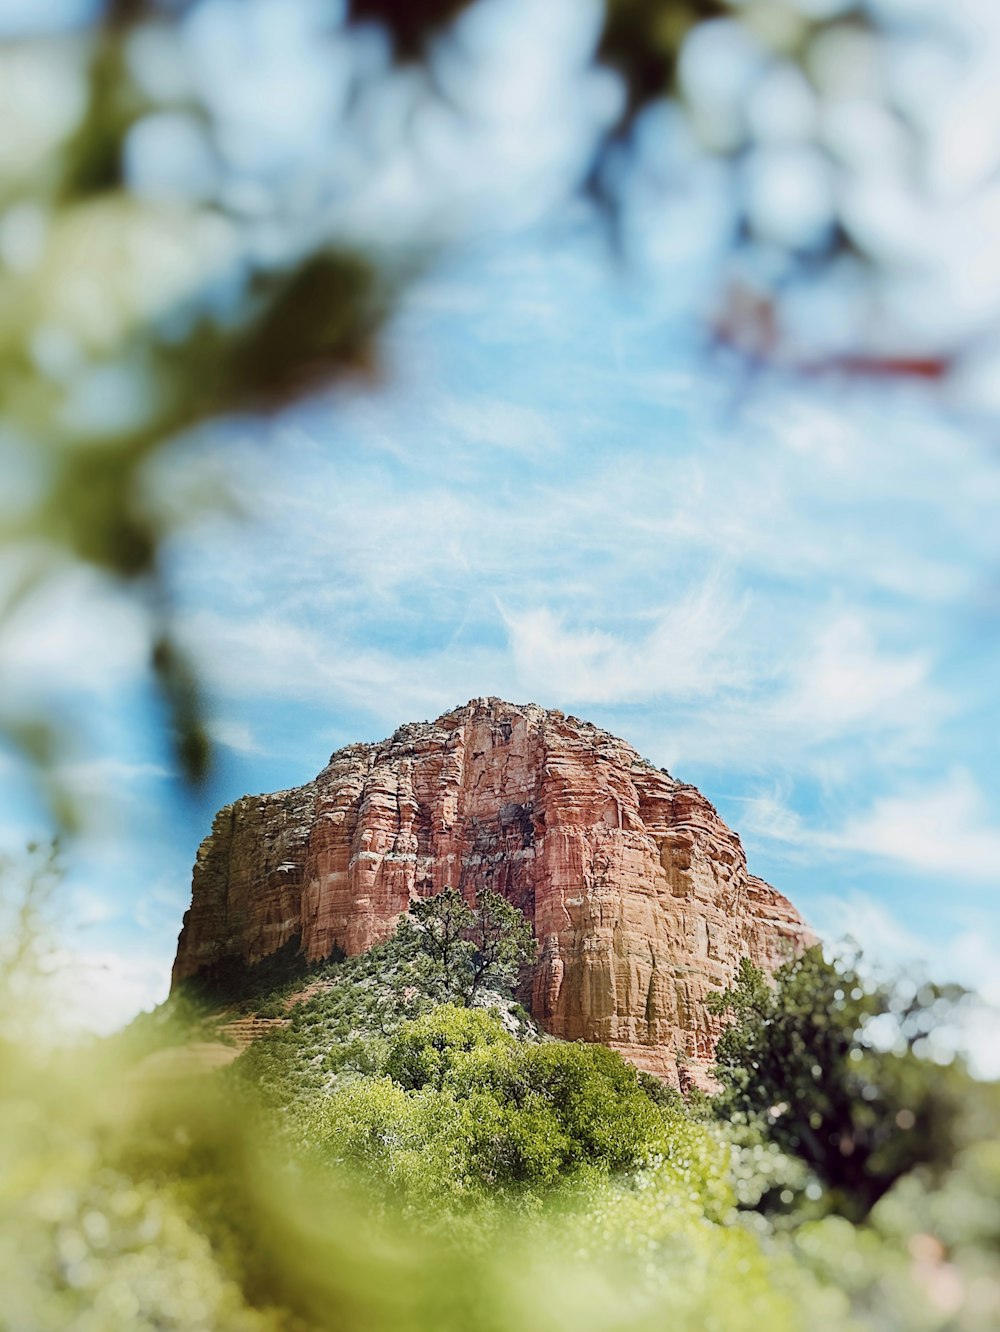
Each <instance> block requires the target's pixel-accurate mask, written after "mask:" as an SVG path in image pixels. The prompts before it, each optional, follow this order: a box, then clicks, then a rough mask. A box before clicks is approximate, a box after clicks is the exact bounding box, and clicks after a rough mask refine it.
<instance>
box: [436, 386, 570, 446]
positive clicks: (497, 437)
mask: <svg viewBox="0 0 1000 1332" xmlns="http://www.w3.org/2000/svg"><path fill="white" fill-rule="evenodd" d="M439 417H440V420H441V423H442V425H443V426H444V427H445V429H446V430H450V431H453V432H454V433H455V435H456V436H457V437H458V438H459V439H460V440H463V441H465V442H467V443H469V444H474V445H477V446H484V445H485V446H487V447H490V448H495V449H501V450H504V451H506V452H508V453H515V454H525V455H527V456H529V457H531V456H534V455H536V454H552V453H559V452H562V450H563V445H562V441H561V440H560V438H559V434H558V432H557V431H556V429H555V428H554V426H553V424H552V421H551V420H550V419H549V418H548V417H547V416H545V415H544V414H543V413H541V412H539V411H536V410H535V409H534V408H532V407H526V406H524V405H523V404H521V403H516V402H507V401H505V400H504V399H502V398H465V399H463V398H449V399H446V400H445V402H444V403H443V404H442V405H441V408H440V410H439Z"/></svg>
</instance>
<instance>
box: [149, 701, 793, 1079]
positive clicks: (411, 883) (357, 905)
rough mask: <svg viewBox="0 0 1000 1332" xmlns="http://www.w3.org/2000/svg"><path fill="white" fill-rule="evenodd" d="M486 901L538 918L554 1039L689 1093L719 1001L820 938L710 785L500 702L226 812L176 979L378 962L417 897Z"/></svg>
mask: <svg viewBox="0 0 1000 1332" xmlns="http://www.w3.org/2000/svg"><path fill="white" fill-rule="evenodd" d="M482 887H489V888H493V889H495V890H496V891H498V892H500V893H502V894H503V895H504V896H505V897H506V898H507V899H508V900H509V901H511V902H513V903H514V904H515V905H516V906H518V907H519V908H520V909H521V910H522V911H523V912H524V913H525V915H526V916H527V917H528V919H529V920H530V921H531V922H532V925H533V928H534V932H535V935H536V937H537V939H538V957H537V961H536V963H535V966H534V968H533V972H532V975H531V1011H532V1014H533V1016H534V1017H535V1019H536V1020H537V1021H538V1023H539V1024H540V1026H541V1027H543V1028H544V1029H545V1030H546V1031H548V1032H550V1033H551V1034H552V1035H553V1036H559V1037H562V1038H563V1039H566V1040H581V1039H582V1040H585V1041H599V1042H601V1043H603V1044H604V1045H609V1046H612V1047H613V1048H614V1049H617V1050H620V1051H621V1053H622V1054H623V1055H625V1056H626V1057H627V1058H629V1059H631V1060H632V1061H633V1062H634V1063H635V1064H637V1065H639V1066H640V1067H641V1068H644V1069H646V1070H648V1071H650V1072H653V1073H656V1074H658V1075H659V1076H661V1077H664V1078H666V1079H668V1080H669V1081H672V1082H675V1083H676V1082H677V1081H678V1080H679V1078H681V1079H684V1077H685V1075H687V1076H690V1077H691V1078H692V1079H693V1080H695V1081H701V1080H702V1079H703V1077H704V1074H705V1070H706V1069H707V1067H708V1066H709V1065H710V1063H711V1059H712V1053H713V1049H714V1045H715V1040H716V1037H717V1035H718V1032H719V1026H720V1024H719V1019H718V1018H716V1017H714V1016H713V1015H712V1014H711V1013H709V1012H708V1010H707V1008H706V1004H705V1000H706V996H707V995H708V994H709V993H710V992H711V991H712V990H717V989H719V988H722V987H724V986H725V985H726V984H727V983H728V982H729V981H730V980H731V979H732V977H733V974H734V972H735V970H736V967H737V965H738V963H739V961H740V959H741V958H743V957H749V958H751V959H752V960H753V961H754V962H756V963H757V964H758V965H760V966H763V967H765V968H766V969H773V968H774V966H776V965H777V964H778V963H779V962H780V961H782V960H783V959H784V958H785V957H786V956H788V955H790V954H791V953H792V952H794V951H795V950H797V949H798V948H800V947H802V946H803V944H804V943H807V942H809V939H810V936H809V932H808V930H807V928H806V926H805V925H804V924H803V922H802V920H801V918H800V917H799V915H798V913H797V912H796V910H795V908H794V907H793V906H792V905H791V903H790V902H789V901H788V900H787V899H786V898H785V897H783V896H782V895H781V894H780V893H779V892H777V891H776V890H775V889H774V888H772V887H771V886H770V885H769V884H766V883H764V882H763V880H761V879H758V878H755V877H754V876H753V875H752V874H750V873H748V871H747V865H746V857H745V855H744V853H743V847H742V845H741V844H740V839H739V837H737V835H736V834H735V833H734V832H732V831H731V829H729V828H728V827H727V826H726V824H725V823H723V821H722V819H721V818H720V817H719V815H718V813H717V812H716V810H715V809H714V808H713V806H712V805H711V804H710V803H709V802H708V800H706V799H705V797H704V796H703V795H702V794H701V793H700V792H699V791H697V790H696V789H695V787H693V786H688V785H686V784H685V783H683V782H679V781H676V780H675V779H674V778H673V777H671V776H670V775H669V774H668V773H667V772H665V771H664V770H662V769H659V768H656V767H654V766H653V765H652V764H651V763H649V762H647V761H646V760H645V759H643V758H641V757H640V756H639V754H638V753H637V752H636V751H635V750H634V749H633V748H632V746H631V745H629V744H627V743H626V742H625V741H624V740H619V739H617V738H616V737H615V736H613V735H609V734H608V732H607V731H602V730H600V729H599V728H598V727H596V726H592V725H590V724H589V723H588V722H584V721H580V720H578V719H577V718H576V717H570V716H564V715H563V713H561V712H558V711H546V710H545V709H543V708H540V707H536V706H535V705H534V704H528V705H525V706H518V705H515V704H511V703H504V702H502V701H501V700H500V699H497V698H479V699H474V700H472V702H470V703H468V704H467V705H466V706H465V707H460V708H456V709H455V710H454V711H452V712H446V713H445V714H444V715H443V716H441V717H439V718H438V719H437V721H434V722H417V723H413V724H411V725H407V726H401V727H400V728H399V730H398V731H396V733H395V734H394V735H393V736H391V737H390V738H389V739H388V740H384V741H382V742H381V743H379V744H356V745H348V746H347V747H346V748H345V749H341V750H338V751H337V753H336V754H334V755H333V757H332V758H331V759H330V762H329V763H328V764H327V766H326V767H325V768H324V769H323V771H322V772H321V773H320V774H319V776H318V777H317V778H316V779H315V780H314V781H311V782H307V783H306V784H305V785H304V786H300V787H297V788H296V789H294V790H291V791H280V792H277V793H276V794H274V795H262V796H244V797H243V798H242V799H241V800H237V801H236V802H235V803H234V804H232V805H227V806H226V808H225V809H223V810H221V811H220V812H219V814H217V815H216V818H215V821H214V823H213V825H212V831H211V833H210V834H209V836H208V837H207V838H206V839H205V841H204V842H203V843H202V845H201V847H200V848H199V851H198V857H197V861H196V863H195V867H194V882H193V891H192V901H191V907H190V909H189V910H188V911H187V913H186V914H185V916H184V925H183V928H182V930H181V935H180V940H179V943H178V949H177V959H176V961H175V963H174V972H173V979H174V983H175V984H177V983H178V982H180V981H183V980H185V979H186V978H188V977H192V976H195V975H197V974H198V973H199V972H200V971H202V970H204V969H205V968H209V967H214V966H217V965H218V964H220V963H222V964H232V963H236V964H239V963H243V964H246V965H251V964H253V963H255V962H258V961H260V960H261V959H262V958H264V957H266V956H268V955H269V954H270V953H273V952H274V951H275V950H276V949H278V948H280V947H282V946H283V945H285V944H287V943H288V941H289V940H291V939H294V938H296V937H297V938H298V940H299V946H300V947H301V950H302V952H303V954H304V955H305V956H306V957H307V958H309V959H310V960H316V959H319V958H324V957H327V956H329V955H330V954H331V953H332V952H334V950H335V949H342V950H343V951H344V952H345V953H347V954H348V955H351V954H354V953H359V952H362V951H363V950H364V949H366V948H369V947H371V945H372V944H375V943H378V942H379V941H381V940H383V939H386V938H388V937H389V936H390V935H392V933H393V931H394V930H395V926H396V921H397V919H398V917H399V915H400V914H401V913H402V912H405V911H406V910H407V908H408V905H409V903H410V902H411V901H412V900H413V899H414V898H419V897H427V896H429V895H431V894H433V893H437V892H440V891H441V890H442V889H445V888H458V889H460V890H461V892H462V893H463V894H464V895H465V897H466V898H467V899H469V900H470V901H471V900H473V899H474V897H475V894H476V892H477V890H478V889H480V888H482Z"/></svg>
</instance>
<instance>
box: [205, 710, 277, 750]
mask: <svg viewBox="0 0 1000 1332" xmlns="http://www.w3.org/2000/svg"><path fill="white" fill-rule="evenodd" d="M208 733H209V735H210V736H211V737H212V739H213V740H214V741H215V743H216V744H218V745H224V746H225V747H226V749H231V750H232V751H233V752H234V753H235V754H248V755H256V754H263V753H264V752H265V750H264V748H263V746H262V745H261V743H260V741H259V740H258V739H257V737H256V736H255V735H254V733H253V730H252V729H251V728H250V727H249V726H247V724H246V723H245V722H239V721H233V720H231V719H229V718H225V717H217V718H215V719H214V720H213V721H210V722H209V723H208Z"/></svg>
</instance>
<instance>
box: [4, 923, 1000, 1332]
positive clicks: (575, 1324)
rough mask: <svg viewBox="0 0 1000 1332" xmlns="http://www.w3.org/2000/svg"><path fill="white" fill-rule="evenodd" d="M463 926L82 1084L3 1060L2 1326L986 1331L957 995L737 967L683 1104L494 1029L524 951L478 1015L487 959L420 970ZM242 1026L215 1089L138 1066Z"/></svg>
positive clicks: (513, 1009)
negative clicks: (708, 1082)
mask: <svg viewBox="0 0 1000 1332" xmlns="http://www.w3.org/2000/svg"><path fill="white" fill-rule="evenodd" d="M453 906H454V904H453V903H451V904H449V903H448V902H447V901H445V902H443V903H441V904H439V905H438V907H437V908H432V909H429V911H428V912H427V913H425V914H424V915H423V917H422V918H420V917H418V918H417V919H416V920H410V921H407V922H406V923H405V924H404V926H403V928H402V930H401V931H400V933H399V934H398V935H397V937H396V938H395V939H394V940H392V941H390V942H389V943H387V944H384V945H381V946H380V947H379V948H377V949H374V950H372V951H371V952H370V953H368V954H365V955H363V956H362V957H359V958H354V959H350V960H339V961H336V960H335V961H331V962H329V963H327V964H325V965H324V966H322V967H319V968H313V969H312V970H311V971H310V972H309V973H308V974H307V975H304V976H303V975H299V976H295V975H294V974H291V971H294V968H291V971H290V973H289V974H285V975H279V974H278V973H277V971H276V970H275V968H274V967H272V968H271V970H270V971H269V972H268V973H267V974H266V975H264V974H261V975H259V976H257V977H254V976H252V975H251V976H250V977H244V978H243V979H242V981H240V983H239V984H238V985H236V986H235V990H236V996H235V997H234V995H233V993H230V994H228V995H225V996H222V999H223V1000H224V1002H222V1004H221V1006H219V1001H218V1000H217V1001H216V1006H215V1007H214V1008H213V1007H212V1006H211V1005H209V1004H208V1002H207V999H206V996H205V994H204V993H201V994H198V993H197V992H190V993H187V994H181V995H177V996H175V997H174V998H173V999H172V1000H171V1001H170V1002H169V1003H168V1004H167V1005H166V1006H164V1007H163V1008H162V1009H160V1010H158V1011H157V1012H155V1013H153V1014H150V1015H146V1016H145V1017H144V1018H142V1019H140V1020H137V1022H136V1023H135V1024H133V1027H132V1028H131V1029H130V1030H129V1031H127V1032H126V1033H124V1034H123V1035H122V1036H120V1037H117V1038H114V1039H112V1040H110V1041H107V1042H104V1043H101V1044H100V1045H98V1046H96V1047H95V1048H93V1049H92V1050H90V1051H88V1052H86V1053H85V1054H84V1053H80V1054H72V1055H69V1056H67V1055H63V1056H62V1057H60V1058H58V1059H56V1058H50V1057H48V1056H45V1055H44V1054H42V1053H39V1046H38V1045H37V1043H32V1042H30V1041H25V1040H23V1039H13V1037H12V1038H11V1039H8V1040H7V1041H6V1043H5V1045H4V1047H3V1054H2V1058H3V1080H2V1091H0V1262H2V1266H3V1270H4V1293H5V1304H4V1320H5V1321H4V1325H5V1326H6V1327H9V1328H11V1329H17V1330H18V1332H20V1330H21V1329H25V1330H27V1329H31V1332H36V1330H38V1332H44V1330H47V1329H53V1332H54V1330H55V1329H63V1328H67V1327H72V1328H81V1329H88V1330H89V1329H94V1330H95V1332H105V1329H108V1330H110V1329H115V1330H117V1329H121V1330H122V1332H125V1329H128V1330H129V1332H131V1330H132V1329H153V1328H156V1329H164V1328H177V1329H189V1328H192V1329H198V1328H204V1329H206V1332H207V1329H217V1328H224V1329H230V1328H232V1329H254V1330H256V1329H268V1330H269V1332H270V1330H271V1329H282V1332H284V1330H286V1329H287V1330H288V1332H292V1330H293V1329H294V1330H296V1332H298V1330H299V1329H338V1330H345V1332H353V1330H354V1329H357V1332H362V1329H363V1330H364V1332H373V1330H374V1332H379V1330H381V1329H385V1330H386V1332H388V1329H406V1330H409V1329H412V1330H413V1332H418V1330H419V1332H424V1330H426V1332H431V1330H432V1329H433V1332H448V1330H449V1329H454V1332H478V1330H479V1329H481V1330H482V1332H487V1330H488V1332H506V1330H507V1329H510V1332H515V1330H516V1332H523V1329H530V1328H536V1327H537V1328H540V1329H541V1328H544V1329H546V1330H548V1329H557V1330H558V1329H561V1328H566V1329H570V1328H572V1329H573V1332H610V1330H611V1329H615V1330H616V1332H617V1330H619V1329H620V1330H621V1332H625V1329H635V1330H636V1332H642V1330H644V1329H647V1328H648V1329H653V1328H656V1329H663V1328H666V1327H669V1328H670V1329H679V1330H681V1332H684V1330H685V1329H690V1330H691V1332H703V1330H705V1329H721V1330H722V1332H728V1330H729V1329H732V1330H733V1332H741V1330H742V1329H747V1332H750V1329H760V1328H764V1329H774V1330H775V1332H783V1330H784V1329H788V1330H789V1332H792V1330H794V1329H803V1332H804V1330H805V1329H809V1330H810V1332H812V1330H813V1329H825V1328H829V1329H836V1330H838V1332H839V1330H840V1329H844V1330H845V1332H846V1330H847V1329H870V1330H871V1332H874V1330H875V1329H899V1330H900V1332H903V1329H906V1330H907V1332H909V1330H910V1329H914V1330H915V1332H925V1330H926V1332H944V1329H958V1330H959V1332H985V1329H988V1328H992V1327H995V1326H996V1325H997V1323H996V1313H997V1308H998V1304H1000V1300H998V1297H1000V1285H998V1283H997V1279H996V1276H995V1271H996V1259H997V1251H998V1249H1000V1145H998V1143H997V1141H996V1139H995V1136H994V1133H993V1130H994V1128H995V1125H996V1122H997V1120H996V1111H997V1106H998V1100H997V1094H996V1090H997V1089H996V1088H995V1087H993V1086H986V1085H982V1084H977V1083H975V1082H974V1081H973V1080H972V1079H971V1078H970V1077H969V1076H968V1075H967V1074H966V1073H965V1072H964V1070H963V1069H962V1068H961V1067H960V1066H959V1065H958V1064H956V1063H954V1062H952V1063H950V1064H947V1065H946V1064H944V1063H942V1062H939V1061H940V1058H941V1056H940V1055H939V1053H938V1052H937V1051H936V1049H935V1047H934V1039H933V1037H934V1032H935V1030H936V1029H937V1027H938V1026H939V1025H940V1024H941V1023H942V1022H943V1021H944V1020H945V1017H946V1015H947V1012H948V1011H950V1009H951V1008H952V1007H953V1006H954V1004H955V1003H956V1002H958V1001H959V997H958V996H956V995H953V994H948V993H944V992H942V991H940V990H936V989H934V988H933V987H924V988H923V989H918V990H913V991H912V992H911V991H903V990H901V989H900V988H899V987H898V986H895V987H891V986H878V985H875V984H873V983H871V982H870V981H869V982H866V981H864V980H863V979H862V977H861V974H860V973H859V971H858V970H857V968H856V966H854V965H853V964H848V963H844V962H840V963H836V962H831V961H829V960H827V959H825V958H824V957H823V956H822V954H821V953H820V952H819V951H818V950H812V951H811V952H809V953H807V954H806V955H805V956H804V957H803V958H802V959H799V960H798V961H796V962H792V963H789V964H788V965H787V966H786V967H784V968H783V969H782V970H781V972H779V974H778V977H777V983H776V985H774V986H770V985H768V984H767V983H765V981H764V978H763V977H762V976H761V974H760V973H759V972H756V971H755V969H754V968H753V967H751V966H749V964H747V965H746V966H744V967H743V968H742V970H741V973H740V975H739V976H738V978H737V982H736V984H735V985H734V987H733V988H732V989H731V990H730V991H729V992H728V993H727V994H725V995H721V996H720V997H719V1000H718V1003H719V1006H720V1008H723V1009H726V1010H728V1011H730V1013H731V1014H732V1025H731V1026H730V1028H729V1030H728V1032H727V1034H726V1036H725V1038H724V1040H723V1042H722V1044H721V1045H720V1050H719V1064H718V1069H717V1074H718V1077H719V1081H720V1086H721V1091H720V1092H719V1094H718V1095H717V1096H714V1097H708V1096H705V1095H703V1094H692V1095H691V1096H690V1097H689V1098H688V1099H687V1100H685V1099H683V1098H682V1097H681V1096H680V1094H679V1093H677V1092H675V1091H672V1090H670V1089H668V1088H665V1087H664V1086H663V1085H662V1084H660V1083H658V1082H657V1081H656V1080H654V1079H651V1078H649V1077H647V1076H645V1075H643V1074H641V1073H638V1072H637V1071H636V1070H635V1069H634V1068H633V1067H632V1066H631V1065H629V1064H628V1063H626V1062H625V1061H624V1060H623V1059H622V1058H621V1057H620V1056H618V1055H617V1054H616V1053H614V1052H612V1051H610V1050H607V1049H605V1048H603V1047H600V1046H593V1045H582V1044H567V1043H565V1042H560V1041H555V1040H552V1039H550V1038H548V1037H546V1036H544V1035H543V1034H542V1033H540V1032H539V1031H538V1030H537V1028H536V1027H535V1026H534V1024H533V1023H532V1022H531V1021H530V1019H529V1018H528V1016H527V1014H525V1013H524V1011H523V1010H522V1009H520V1008H519V1007H518V1006H517V1004H516V1003H515V1001H514V998H513V993H514V990H515V988H516V983H517V974H518V969H519V966H520V965H521V963H522V962H523V961H524V957H525V955H526V952H527V950H528V948H529V945H528V944H527V942H526V941H524V942H523V944H522V945H519V947H518V948H516V949H515V950H514V953H513V954H511V953H510V952H509V951H508V953H507V954H506V955H505V957H504V958H503V959H502V960H501V961H498V962H497V964H496V966H495V967H494V968H493V970H492V971H490V970H489V969H487V972H484V973H483V975H481V976H480V977H479V980H478V981H477V983H476V984H475V985H470V984H469V980H470V977H475V976H476V974H477V971H478V968H479V964H480V963H481V962H482V960H483V959H482V953H483V948H484V941H485V940H486V939H487V938H488V936H489V931H488V930H486V931H485V933H484V931H483V928H482V926H483V921H482V920H480V921H478V922H477V921H472V922H471V923H470V922H469V921H468V920H464V921H462V922H460V923H459V924H456V928H458V929H459V934H460V936H461V940H462V941H464V943H465V944H468V945H469V946H468V947H464V946H462V947H458V948H457V949H452V948H451V947H450V946H449V947H447V948H444V949H442V947H441V944H442V939H443V937H444V935H443V933H442V932H443V931H445V930H446V929H447V928H450V925H449V924H448V922H447V921H444V922H443V921H442V916H441V915H440V914H435V911H437V912H439V913H440V912H447V911H448V910H449V909H450V907H453ZM452 924H455V922H452ZM230 982H232V978H230ZM7 988H8V991H9V990H10V986H9V985H8V987H7ZM5 999H6V1006H5V1007H4V1009H3V1013H4V1014H5V1015H6V1014H8V1013H10V1012H12V1002H11V995H10V994H8V995H6V996H5ZM240 1012H242V1013H243V1014H244V1015H246V1014H249V1013H251V1012H253V1013H257V1014H259V1015H263V1016H270V1017H271V1019H272V1022H273V1019H274V1018H276V1017H280V1018H281V1019H282V1021H279V1022H274V1023H273V1025H272V1027H271V1029H270V1030H269V1031H268V1033H267V1034H266V1035H264V1036H262V1037H261V1038H260V1039H258V1040H256V1041H255V1042H254V1043H253V1044H251V1045H250V1046H249V1048H247V1049H246V1050H245V1051H243V1052H242V1053H240V1054H239V1055H238V1057H236V1058H234V1059H232V1061H231V1062H230V1063H229V1065H228V1066H227V1067H226V1068H223V1069H219V1070H217V1071H215V1072H211V1073H206V1072H199V1073H191V1074H189V1075H186V1074H184V1073H183V1072H179V1071H178V1069H177V1068H176V1067H175V1068H174V1070H173V1071H172V1072H170V1071H169V1070H166V1071H165V1070H164V1067H163V1066H162V1065H158V1064H157V1063H156V1060H155V1058H151V1056H150V1052H151V1051H153V1050H154V1049H155V1048H156V1047H159V1048H161V1049H162V1048H163V1047H164V1046H168V1045H170V1044H171V1043H180V1042H190V1040H191V1038H192V1036H194V1037H197V1038H198V1039H199V1040H206V1039H213V1040H215V1039H217V1038H218V1033H219V1031H220V1030H222V1031H223V1032H224V1030H225V1027H226V1025H227V1023H231V1022H232V1020H233V1018H234V1015H237V1014H238V1013H240ZM876 1022H880V1023H881V1024H882V1025H881V1028H877V1027H874V1026H873V1024H874V1023H876ZM7 1030H9V1031H11V1032H12V1031H13V1027H12V1026H11V1025H10V1024H8V1026H7ZM876 1033H877V1034H878V1040H877V1041H876V1039H875V1036H876ZM235 1053H236V1051H235V1048H234V1050H233V1054H235Z"/></svg>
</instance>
